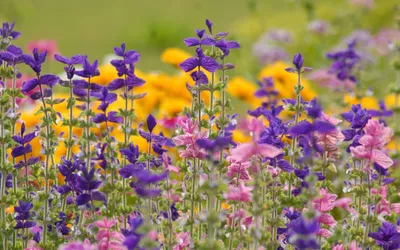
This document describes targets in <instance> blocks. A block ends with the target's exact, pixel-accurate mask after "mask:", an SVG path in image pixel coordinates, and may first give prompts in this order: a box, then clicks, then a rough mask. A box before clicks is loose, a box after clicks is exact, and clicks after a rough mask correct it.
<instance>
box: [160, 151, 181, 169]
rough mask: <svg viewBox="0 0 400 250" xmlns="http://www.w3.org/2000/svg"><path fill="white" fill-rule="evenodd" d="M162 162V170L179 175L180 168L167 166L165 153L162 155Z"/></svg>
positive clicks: (167, 161)
mask: <svg viewBox="0 0 400 250" xmlns="http://www.w3.org/2000/svg"><path fill="white" fill-rule="evenodd" d="M162 160H163V164H164V168H165V170H168V171H171V172H174V173H177V174H178V173H179V170H181V169H180V167H176V166H172V165H169V159H168V155H167V154H166V153H163V154H162Z"/></svg>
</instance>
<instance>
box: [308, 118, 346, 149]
mask: <svg viewBox="0 0 400 250" xmlns="http://www.w3.org/2000/svg"><path fill="white" fill-rule="evenodd" d="M319 119H320V120H322V121H323V122H327V123H330V124H332V125H335V126H336V125H337V124H339V123H340V122H342V121H341V120H339V119H336V118H334V117H331V116H328V115H326V114H324V113H321V117H320V118H319ZM314 135H315V137H316V143H317V145H319V146H320V147H321V148H323V149H324V150H325V151H328V152H329V153H333V152H335V151H337V150H338V147H337V145H338V144H340V143H341V142H342V141H343V140H344V138H345V137H344V135H343V134H342V132H340V131H339V129H337V128H335V129H333V130H331V131H329V132H326V133H322V132H315V134H314Z"/></svg>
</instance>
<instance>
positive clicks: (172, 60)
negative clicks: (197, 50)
mask: <svg viewBox="0 0 400 250" xmlns="http://www.w3.org/2000/svg"><path fill="white" fill-rule="evenodd" d="M190 57H191V56H190V54H189V53H187V52H186V51H183V50H181V49H178V48H168V49H166V50H164V52H163V53H162V54H161V60H162V61H163V62H165V63H169V64H171V65H173V66H175V67H178V65H179V64H181V63H182V62H183V61H185V60H186V59H188V58H190Z"/></svg>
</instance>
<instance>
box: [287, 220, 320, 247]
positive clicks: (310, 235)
mask: <svg viewBox="0 0 400 250" xmlns="http://www.w3.org/2000/svg"><path fill="white" fill-rule="evenodd" d="M319 228H320V226H319V222H318V221H317V220H315V219H312V220H307V219H305V218H304V217H303V216H301V217H299V218H297V219H295V220H293V221H291V222H290V225H289V233H288V234H289V243H290V244H292V245H294V246H295V247H297V248H298V249H319V244H318V242H317V239H316V237H315V235H316V233H317V232H318V230H319Z"/></svg>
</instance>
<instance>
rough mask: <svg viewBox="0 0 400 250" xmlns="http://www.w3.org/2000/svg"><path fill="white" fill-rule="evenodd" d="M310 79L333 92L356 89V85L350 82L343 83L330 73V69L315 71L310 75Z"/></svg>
mask: <svg viewBox="0 0 400 250" xmlns="http://www.w3.org/2000/svg"><path fill="white" fill-rule="evenodd" d="M309 79H310V80H312V81H315V82H316V83H317V84H319V85H321V86H322V87H326V88H329V89H332V90H338V89H345V90H348V91H350V90H352V89H354V86H355V85H354V83H353V82H352V81H350V80H344V81H341V80H339V79H338V78H337V76H336V75H335V74H331V73H329V70H328V69H320V70H315V71H313V72H312V73H311V74H310V75H309Z"/></svg>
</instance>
